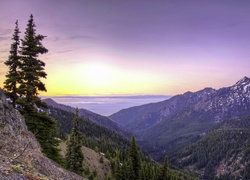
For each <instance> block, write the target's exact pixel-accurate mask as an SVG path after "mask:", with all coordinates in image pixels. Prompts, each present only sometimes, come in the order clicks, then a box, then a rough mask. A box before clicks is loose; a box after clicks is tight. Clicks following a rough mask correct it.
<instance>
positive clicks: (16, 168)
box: [12, 165, 23, 174]
mask: <svg viewBox="0 0 250 180" xmlns="http://www.w3.org/2000/svg"><path fill="white" fill-rule="evenodd" d="M12 169H13V171H14V172H16V173H18V174H23V170H22V168H21V167H20V166H16V165H14V166H12Z"/></svg>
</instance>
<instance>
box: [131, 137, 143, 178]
mask: <svg viewBox="0 0 250 180" xmlns="http://www.w3.org/2000/svg"><path fill="white" fill-rule="evenodd" d="M129 158H130V159H131V163H132V168H133V172H134V173H133V175H134V178H133V179H138V178H139V171H140V157H139V153H138V150H137V145H136V142H135V137H134V136H132V140H131V145H130V150H129Z"/></svg>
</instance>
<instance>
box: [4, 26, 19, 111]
mask: <svg viewBox="0 0 250 180" xmlns="http://www.w3.org/2000/svg"><path fill="white" fill-rule="evenodd" d="M19 33H20V31H19V28H18V21H16V27H15V30H14V34H13V37H12V40H13V41H14V42H13V43H12V44H11V49H10V55H9V58H8V60H7V61H5V62H4V64H5V65H6V66H8V68H9V71H8V72H7V74H6V80H5V81H4V89H5V90H6V91H7V93H6V94H7V95H8V97H10V98H11V100H12V105H13V106H14V107H15V105H16V101H17V99H18V83H19V82H20V78H21V76H20V69H19V68H20V65H21V64H20V56H19V54H18V50H19V44H20V39H19Z"/></svg>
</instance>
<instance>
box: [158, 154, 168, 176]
mask: <svg viewBox="0 0 250 180" xmlns="http://www.w3.org/2000/svg"><path fill="white" fill-rule="evenodd" d="M168 179H170V175H169V165H168V158H167V157H165V160H164V165H163V166H162V167H161V174H160V177H159V180H168Z"/></svg>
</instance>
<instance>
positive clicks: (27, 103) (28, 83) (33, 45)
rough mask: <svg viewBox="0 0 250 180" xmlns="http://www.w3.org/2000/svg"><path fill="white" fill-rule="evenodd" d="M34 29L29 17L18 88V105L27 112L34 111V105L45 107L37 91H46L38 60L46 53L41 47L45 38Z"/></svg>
mask: <svg viewBox="0 0 250 180" xmlns="http://www.w3.org/2000/svg"><path fill="white" fill-rule="evenodd" d="M35 27H36V25H35V23H34V19H33V15H31V16H30V19H29V21H28V24H27V28H26V31H25V36H24V39H23V40H22V46H21V50H20V54H21V66H20V70H21V71H20V74H21V76H22V81H21V83H20V86H19V92H20V96H21V97H22V98H21V99H20V100H19V103H20V104H21V106H22V107H23V108H24V109H26V110H28V111H30V110H34V106H35V105H36V106H38V107H42V106H45V103H43V102H42V101H41V99H40V98H38V94H39V93H38V91H47V90H46V87H45V84H44V83H43V82H42V81H41V78H46V77H47V74H46V72H45V71H44V67H45V63H44V62H43V61H42V60H40V59H38V56H39V55H40V54H44V53H47V52H48V50H47V49H46V48H45V47H44V46H43V45H42V40H43V39H44V38H45V37H46V36H43V35H40V34H36V29H35Z"/></svg>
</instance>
